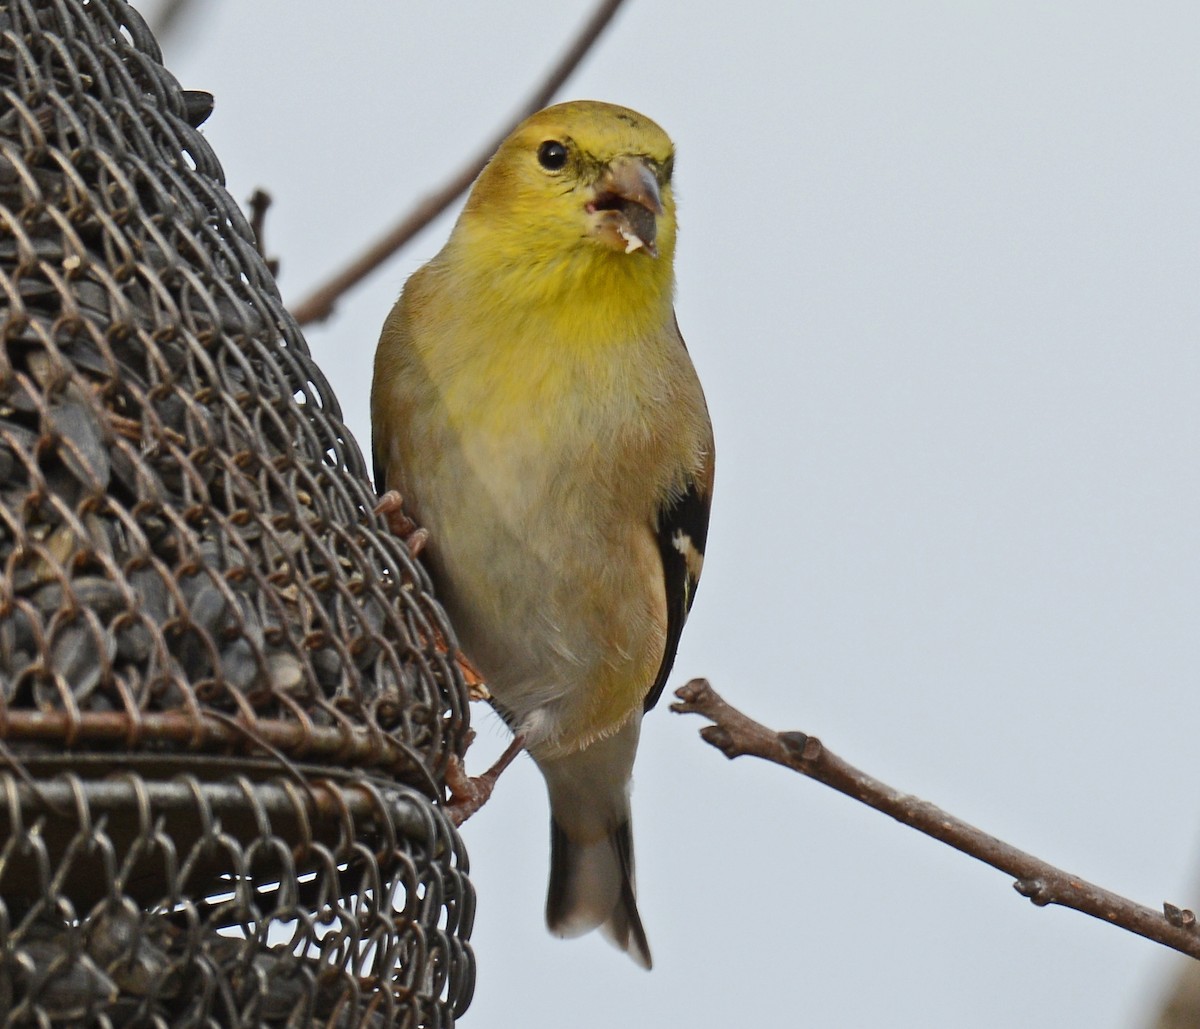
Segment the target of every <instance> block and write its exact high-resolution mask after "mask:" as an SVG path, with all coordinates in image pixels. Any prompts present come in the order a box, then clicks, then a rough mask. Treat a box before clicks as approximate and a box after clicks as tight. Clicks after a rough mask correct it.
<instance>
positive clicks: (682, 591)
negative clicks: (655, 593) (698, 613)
mask: <svg viewBox="0 0 1200 1029" xmlns="http://www.w3.org/2000/svg"><path fill="white" fill-rule="evenodd" d="M707 472H708V474H707V475H706V476H705V477H704V478H705V479H706V480H707V481H705V482H701V481H700V480H698V479H693V480H692V481H691V482H689V483H688V488H687V491H686V492H685V493H684V494H683V495H682V496H680V497H678V498H676V499H674V500H671V501H669V502H668V503H667V504H665V505H664V506H663V507H662V508H661V509H660V510H659V512H658V525H657V526H655V535H656V536H657V538H658V552H659V555H660V556H661V557H662V566H663V577H664V579H665V580H666V587H667V643H666V646H665V647H664V648H663V657H662V664H660V665H659V666H658V674H657V675H656V676H655V677H654V685H653V686H651V687H650V692H649V693H647V694H646V703H645V706H644V707H643V710H644V711H649V710H650V709H651V708H652V707H654V705H655V704H657V703H658V698H659V697H661V696H662V691H663V687H664V686H666V684H667V676H668V675H670V674H671V666H672V665H673V664H674V663H675V651H676V650H678V649H679V636H680V634H681V633H682V632H683V623H684V622H686V621H687V616H688V612H689V611H690V610H691V609H692V599H693V598H694V597H695V595H696V583H697V582H698V581H699V580H700V569H701V567H702V565H703V564H704V543H705V540H706V539H707V537H708V511H709V505H710V498H711V496H712V467H711V464H710V466H709V468H708V469H707Z"/></svg>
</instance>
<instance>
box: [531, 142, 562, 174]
mask: <svg viewBox="0 0 1200 1029" xmlns="http://www.w3.org/2000/svg"><path fill="white" fill-rule="evenodd" d="M537 158H538V164H540V165H541V166H542V167H543V168H545V169H546V171H560V170H561V169H562V168H563V167H564V166H565V165H566V163H567V148H566V147H565V146H563V144H562V143H560V142H559V141H558V140H557V139H548V140H546V142H545V143H543V144H542V145H541V146H540V147H538V153H537Z"/></svg>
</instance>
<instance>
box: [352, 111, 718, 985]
mask: <svg viewBox="0 0 1200 1029" xmlns="http://www.w3.org/2000/svg"><path fill="white" fill-rule="evenodd" d="M674 163H675V155H674V148H673V146H672V144H671V141H670V139H669V138H668V137H667V135H666V133H665V132H663V130H662V129H660V128H659V127H658V126H657V125H656V124H655V123H654V122H652V121H650V119H648V118H646V117H644V116H643V115H640V114H637V113H635V112H634V111H630V110H627V109H625V108H622V107H616V106H613V105H612V104H605V103H598V102H594V101H576V102H572V103H565V104H558V105H556V106H554V107H549V108H547V109H546V110H543V111H540V112H539V113H537V114H535V115H533V116H532V117H530V118H528V119H527V120H526V121H524V122H523V123H522V124H520V125H519V126H518V127H517V128H516V129H515V130H514V132H513V133H512V135H511V136H509V137H508V139H507V140H505V142H504V143H503V144H501V146H500V148H499V149H498V150H497V151H496V154H495V155H494V156H493V157H492V159H491V161H490V163H489V164H488V165H487V167H486V168H485V169H484V170H483V172H482V173H481V174H480V176H479V178H478V179H477V180H476V182H475V185H474V186H473V188H472V190H471V194H470V197H469V198H468V200H467V202H466V206H465V208H464V209H463V212H462V215H461V216H460V217H459V219H458V222H457V224H456V225H455V227H454V231H453V232H452V233H451V235H450V239H449V241H448V242H447V243H446V245H445V246H444V247H443V248H442V250H441V252H440V253H439V254H438V255H437V256H436V257H435V258H433V260H432V261H430V262H429V263H428V264H427V265H425V266H424V267H423V268H421V269H420V270H419V271H418V272H416V273H415V274H414V275H413V276H412V277H411V278H410V279H409V280H408V283H407V284H406V285H405V287H404V292H403V294H402V295H401V297H400V300H399V302H398V303H397V304H396V306H395V307H394V308H393V310H392V312H391V314H390V315H389V317H388V319H387V322H386V324H385V325H384V327H383V333H382V336H381V337H380V341H379V349H378V352H377V354H376V357H375V380H374V383H373V386H372V390H371V422H372V443H373V446H374V455H375V473H376V485H377V487H378V488H380V489H383V488H385V487H386V488H387V489H388V490H389V491H393V492H389V495H388V497H389V498H390V502H391V503H392V505H393V508H394V506H395V505H397V504H398V503H399V498H398V497H396V496H395V492H398V493H399V495H400V496H402V497H403V503H404V505H405V508H406V509H407V512H408V513H410V514H411V515H412V517H413V518H414V519H415V520H416V522H417V523H418V524H420V525H421V526H423V527H424V528H425V529H427V530H428V532H429V542H428V544H427V546H426V547H425V550H424V558H425V560H426V561H427V564H428V567H429V570H430V574H431V576H432V578H433V581H434V585H435V587H436V590H437V594H438V597H439V599H440V600H441V602H442V604H443V605H444V606H445V609H446V611H447V613H448V614H449V616H450V620H451V623H452V624H453V626H454V629H455V631H456V633H457V634H458V638H459V641H460V643H461V645H462V648H463V650H464V651H465V653H466V654H467V656H468V657H469V658H470V660H471V662H472V663H473V664H474V665H475V666H476V668H478V669H479V671H480V673H481V674H482V675H483V677H484V679H485V681H486V682H487V684H488V688H489V690H490V691H491V694H492V697H493V701H494V703H495V705H496V707H497V708H498V709H499V711H500V712H501V714H502V715H503V716H504V718H505V719H506V721H507V722H508V724H509V725H510V726H511V727H512V729H513V730H514V732H515V734H516V736H515V740H514V743H515V745H516V746H518V747H519V746H520V745H521V744H523V745H524V747H525V748H526V749H527V750H528V751H529V753H530V754H531V755H532V757H533V759H534V761H535V762H536V763H537V766H538V768H539V769H540V770H541V772H542V775H543V776H544V777H545V780H546V785H547V788H548V790H549V795H550V811H551V858H550V887H549V894H548V898H547V902H546V921H547V924H548V925H549V927H550V931H551V932H553V933H555V934H556V935H559V936H575V935H578V934H581V933H584V932H587V931H589V930H591V929H595V928H600V929H602V930H603V931H604V933H605V934H606V935H607V936H608V937H609V938H610V939H611V940H612V941H613V942H614V943H616V945H617V946H618V947H620V948H621V949H623V950H626V951H628V952H629V953H630V955H631V956H632V957H633V959H634V960H635V961H637V962H638V963H639V964H641V965H642V966H644V967H646V968H649V967H650V948H649V946H648V944H647V942H646V934H645V931H644V930H643V928H642V923H641V918H640V917H639V915H638V910H637V903H636V899H635V894H634V876H633V842H632V834H631V830H630V804H629V786H630V777H631V773H632V770H633V761H634V755H635V753H636V750H637V743H638V733H639V731H640V728H641V721H642V714H643V712H644V711H647V710H649V709H650V708H651V707H652V706H653V705H654V704H655V702H656V701H657V700H658V698H659V695H660V694H661V693H662V690H663V686H664V685H665V682H666V678H667V675H668V673H669V672H670V670H671V665H672V663H673V661H674V659H675V651H676V647H677V646H678V643H679V634H680V631H681V630H682V628H683V623H684V620H685V619H686V617H687V614H688V610H689V609H690V607H691V603H692V596H693V591H694V589H695V586H696V581H697V579H698V578H699V575H700V568H701V564H702V561H703V554H704V543H705V536H706V534H707V529H708V509H709V501H710V497H711V494H712V479H713V437H712V426H711V424H710V422H709V417H708V410H707V407H706V406H705V402H704V394H703V392H702V390H701V388H700V382H699V380H698V379H697V377H696V372H695V369H694V368H693V367H692V362H691V360H690V359H689V357H688V354H687V349H686V348H685V346H684V342H683V339H682V337H681V336H680V334H679V328H678V325H677V324H676V321H675V314H674V310H673V306H672V301H673V294H674V288H675V279H674V268H673V264H674V256H675V201H674V197H673V194H672V189H671V172H672V170H673V167H674ZM387 500H388V498H385V506H386V501H387ZM511 750H512V748H510V751H511Z"/></svg>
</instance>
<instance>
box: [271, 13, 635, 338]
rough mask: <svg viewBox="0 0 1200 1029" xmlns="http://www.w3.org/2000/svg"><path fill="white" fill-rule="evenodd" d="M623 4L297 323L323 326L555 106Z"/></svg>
mask: <svg viewBox="0 0 1200 1029" xmlns="http://www.w3.org/2000/svg"><path fill="white" fill-rule="evenodd" d="M622 2H623V0H601V2H600V4H599V6H598V7H597V8H596V11H595V13H593V15H592V16H591V17H590V18H589V19H588V20H587V23H586V24H585V25H584V26H583V28H582V29H580V32H579V35H578V36H577V37H576V38H575V41H574V42H573V43H572V44H571V46H570V47H568V49H567V51H566V52H565V53H564V54H563V55H562V57H561V58H560V59H559V61H558V63H557V64H555V65H554V67H553V68H551V69H550V72H549V74H548V75H547V76H546V79H545V81H544V82H543V83H542V85H541V86H540V87H539V88H538V90H537V92H536V93H534V94H533V96H531V97H530V98H529V100H528V102H527V103H526V104H525V106H524V107H523V108H522V109H521V112H520V113H519V114H518V115H517V117H516V118H514V119H513V121H512V122H511V123H510V124H508V125H507V126H505V128H504V130H503V131H502V132H500V133H498V134H497V135H496V136H495V138H493V139H491V140H489V142H488V144H487V146H485V147H483V148H482V149H481V150H480V151H479V152H478V153H477V154H476V155H475V156H474V157H473V158H472V159H471V160H470V161H469V162H468V163H467V164H466V165H464V166H463V168H462V169H460V170H459V172H458V173H457V174H456V175H454V176H453V177H452V178H451V179H450V180H449V181H448V182H447V183H446V184H445V185H444V186H442V188H441V189H439V190H437V191H436V192H434V193H431V194H430V195H429V196H427V197H425V199H423V200H421V201H420V202H419V203H418V204H417V205H416V207H414V208H413V209H412V210H411V211H410V212H409V213H408V214H407V215H405V216H404V217H403V218H402V219H401V220H400V221H399V222H397V223H396V225H395V226H393V227H392V229H391V230H389V231H388V232H387V233H386V234H385V235H384V236H382V237H381V238H380V239H378V240H376V241H375V242H374V243H372V244H371V245H370V246H368V247H367V249H366V250H365V251H363V253H362V254H361V255H359V256H358V257H357V258H355V259H354V260H352V261H351V262H350V263H349V264H348V265H347V266H346V267H345V268H344V269H342V271H340V272H338V273H337V274H336V275H334V276H333V278H331V279H330V280H329V281H328V282H326V283H325V284H324V285H321V286H318V287H317V289H315V290H314V291H313V292H312V293H310V294H309V295H308V296H307V297H305V298H304V299H303V300H301V301H300V302H299V303H298V304H297V305H296V306H295V307H294V308H293V309H292V315H293V316H294V317H295V319H296V321H298V322H299V323H300V324H301V325H309V324H311V323H312V322H320V321H324V320H325V319H326V318H328V317H329V316H330V315H331V314H332V313H333V309H334V305H335V304H336V303H337V300H338V298H339V297H341V295H342V294H343V293H345V292H346V291H347V290H349V289H351V288H352V287H354V286H356V285H358V283H359V282H361V281H362V280H363V279H365V278H366V277H367V276H368V275H370V274H371V272H373V271H374V270H375V269H376V268H378V267H379V265H381V264H382V263H383V262H384V261H386V260H387V259H388V258H389V257H391V256H392V254H394V253H395V252H396V251H397V250H399V249H400V248H401V247H402V246H404V244H405V243H407V242H408V241H409V240H410V239H412V237H413V236H415V235H416V234H417V233H418V232H420V231H421V230H422V229H423V228H425V226H426V225H428V224H429V223H430V222H431V221H433V219H434V218H436V217H437V216H438V215H439V214H441V213H442V212H443V211H444V210H446V208H447V207H449V206H450V205H451V204H452V203H454V201H455V200H456V199H458V197H459V196H460V195H462V194H463V193H464V192H466V190H467V189H468V188H469V187H470V185H471V183H472V182H474V181H475V178H476V176H478V175H479V173H480V172H481V171H482V170H483V166H484V165H485V164H487V162H488V161H489V160H490V159H491V156H492V154H494V153H495V152H496V148H497V147H498V146H499V145H500V144H501V143H503V142H504V140H505V139H506V138H507V137H508V135H509V133H510V132H512V130H513V129H514V128H515V127H516V125H517V123H518V122H520V121H522V120H524V119H525V118H527V117H528V116H529V115H531V114H533V113H534V112H535V111H540V110H541V109H542V108H543V107H545V106H546V105H547V104H548V103H550V101H551V100H552V99H553V97H554V94H555V93H557V92H558V90H559V89H560V88H561V87H562V85H563V83H564V82H566V80H567V79H568V78H569V77H570V75H571V73H572V72H573V71H574V70H575V69H576V68H577V67H578V66H579V62H580V61H582V60H583V58H584V56H585V55H586V54H587V52H588V51H589V50H590V49H591V48H592V45H593V44H594V43H595V42H596V40H597V39H599V38H600V34H601V33H602V32H603V31H604V30H605V28H607V26H608V23H609V22H611V21H612V19H613V15H615V14H616V13H617V9H618V8H619V7H620V6H621V4H622Z"/></svg>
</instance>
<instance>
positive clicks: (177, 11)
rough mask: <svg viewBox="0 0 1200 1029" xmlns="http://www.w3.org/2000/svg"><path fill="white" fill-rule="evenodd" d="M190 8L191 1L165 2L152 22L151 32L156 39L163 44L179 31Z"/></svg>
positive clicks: (169, 0) (172, 0) (171, 0)
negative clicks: (174, 32) (164, 40)
mask: <svg viewBox="0 0 1200 1029" xmlns="http://www.w3.org/2000/svg"><path fill="white" fill-rule="evenodd" d="M190 6H191V0H164V2H163V3H162V4H160V5H159V8H158V12H157V13H156V14H155V15H154V17H153V18H152V19H151V20H150V31H151V32H153V33H154V38H155V39H157V40H158V41H159V42H161V41H162V40H163V39H165V38H166V37H167V36H168V35H170V34H171V33H172V32H173V31H174V30H175V29H177V28H178V27H179V24H180V22H181V21H182V19H183V15H184V14H185V13H186V11H187V9H188V7H190Z"/></svg>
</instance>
